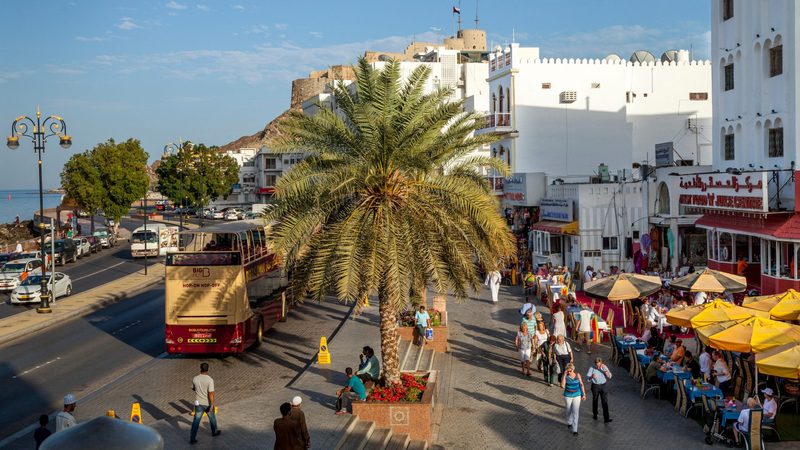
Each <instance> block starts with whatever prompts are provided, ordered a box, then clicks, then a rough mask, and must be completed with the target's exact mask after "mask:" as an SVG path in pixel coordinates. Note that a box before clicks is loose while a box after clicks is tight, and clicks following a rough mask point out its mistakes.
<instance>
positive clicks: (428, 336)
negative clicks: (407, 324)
mask: <svg viewBox="0 0 800 450" xmlns="http://www.w3.org/2000/svg"><path fill="white" fill-rule="evenodd" d="M425 339H426V340H429V341H432V340H433V328H425Z"/></svg>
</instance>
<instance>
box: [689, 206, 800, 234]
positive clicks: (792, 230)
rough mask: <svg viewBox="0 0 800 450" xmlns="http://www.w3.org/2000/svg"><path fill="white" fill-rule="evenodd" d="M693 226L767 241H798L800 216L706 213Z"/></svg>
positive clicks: (792, 214) (785, 214) (789, 214)
mask: <svg viewBox="0 0 800 450" xmlns="http://www.w3.org/2000/svg"><path fill="white" fill-rule="evenodd" d="M695 225H697V226H698V227H701V228H707V229H717V230H720V231H727V232H731V233H736V234H745V235H750V236H759V237H763V238H767V239H770V238H772V239H785V240H800V214H795V213H777V214H767V215H766V217H764V216H760V215H756V216H755V217H745V216H739V215H723V214H714V213H708V214H704V215H703V217H701V218H700V219H699V220H698V221H697V223H695Z"/></svg>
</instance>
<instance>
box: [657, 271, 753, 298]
mask: <svg viewBox="0 0 800 450" xmlns="http://www.w3.org/2000/svg"><path fill="white" fill-rule="evenodd" d="M669 287H670V288H673V289H678V290H681V291H687V292H716V293H723V292H742V291H744V290H745V289H747V279H746V278H745V277H743V276H740V275H734V274H732V273H728V272H721V271H719V270H712V269H703V270H701V271H699V272H694V273H690V274H688V275H685V276H682V277H680V278H676V279H674V280H672V281H670V283H669Z"/></svg>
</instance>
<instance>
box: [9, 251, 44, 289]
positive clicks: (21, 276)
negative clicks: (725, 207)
mask: <svg viewBox="0 0 800 450" xmlns="http://www.w3.org/2000/svg"><path fill="white" fill-rule="evenodd" d="M37 273H42V260H41V259H33V258H28V259H15V260H13V261H9V262H7V263H5V265H4V266H3V268H2V269H0V291H3V292H8V291H12V290H14V288H16V287H17V286H19V284H20V283H21V282H22V281H23V280H25V279H26V278H27V277H29V276H31V275H33V274H37Z"/></svg>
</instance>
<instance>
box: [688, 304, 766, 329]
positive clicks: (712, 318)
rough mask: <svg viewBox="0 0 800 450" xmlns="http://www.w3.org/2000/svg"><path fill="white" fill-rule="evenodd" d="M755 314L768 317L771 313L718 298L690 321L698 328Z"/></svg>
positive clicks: (693, 326)
mask: <svg viewBox="0 0 800 450" xmlns="http://www.w3.org/2000/svg"><path fill="white" fill-rule="evenodd" d="M753 316H761V317H764V318H768V317H769V313H765V312H763V311H758V310H755V309H747V308H742V307H741V306H736V305H734V304H732V303H728V302H726V301H723V300H720V299H716V300H714V301H713V302H711V303H706V308H704V309H703V310H702V311H700V312H699V313H697V314H695V316H694V317H692V318H691V320H690V323H691V327H692V328H694V329H697V328H700V327H704V326H706V325H711V324H712V323H718V322H725V321H728V320H737V321H742V320H745V319H749V318H751V317H753Z"/></svg>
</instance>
